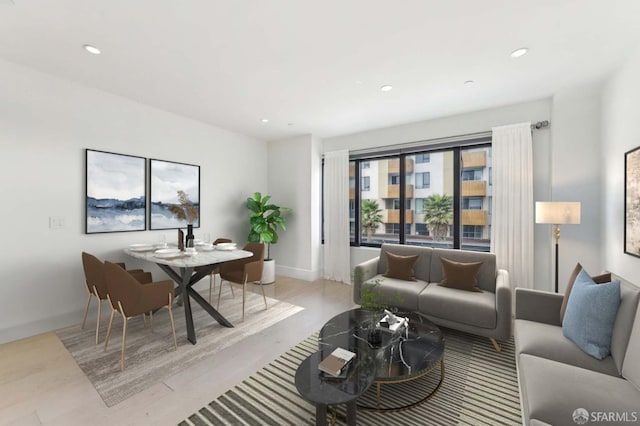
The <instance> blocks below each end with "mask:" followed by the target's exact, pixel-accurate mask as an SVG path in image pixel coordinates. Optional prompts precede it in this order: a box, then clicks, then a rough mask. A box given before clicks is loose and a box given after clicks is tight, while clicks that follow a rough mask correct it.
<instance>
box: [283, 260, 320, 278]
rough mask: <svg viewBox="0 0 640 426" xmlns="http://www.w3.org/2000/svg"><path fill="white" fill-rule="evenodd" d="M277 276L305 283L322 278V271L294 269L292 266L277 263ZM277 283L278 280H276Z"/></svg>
mask: <svg viewBox="0 0 640 426" xmlns="http://www.w3.org/2000/svg"><path fill="white" fill-rule="evenodd" d="M276 275H283V276H285V277H290V278H296V279H298V280H304V281H315V280H317V279H319V278H320V276H321V275H320V271H312V270H309V269H300V268H292V267H290V266H282V265H278V263H277V262H276ZM276 281H277V279H276Z"/></svg>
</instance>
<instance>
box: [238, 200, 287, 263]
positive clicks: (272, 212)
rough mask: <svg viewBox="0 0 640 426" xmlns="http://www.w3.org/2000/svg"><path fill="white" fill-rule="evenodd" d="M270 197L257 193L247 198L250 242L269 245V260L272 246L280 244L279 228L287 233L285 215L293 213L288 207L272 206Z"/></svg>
mask: <svg viewBox="0 0 640 426" xmlns="http://www.w3.org/2000/svg"><path fill="white" fill-rule="evenodd" d="M269 200H271V196H270V195H265V196H264V197H263V196H262V194H261V193H259V192H256V193H254V194H253V197H249V198H247V208H248V209H249V225H250V229H249V236H248V238H247V239H248V240H249V241H250V242H253V243H258V242H260V243H265V244H267V259H266V260H270V259H271V256H270V248H271V244H276V243H277V242H278V228H280V229H282V230H283V231H286V229H287V228H286V220H285V218H284V216H283V214H286V213H288V212H290V211H291V209H290V208H288V207H280V206H278V205H276V204H272V203H271V204H270V203H269Z"/></svg>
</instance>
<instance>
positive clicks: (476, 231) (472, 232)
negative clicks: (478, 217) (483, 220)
mask: <svg viewBox="0 0 640 426" xmlns="http://www.w3.org/2000/svg"><path fill="white" fill-rule="evenodd" d="M462 238H467V239H471V240H479V239H481V238H482V226H478V225H463V226H462Z"/></svg>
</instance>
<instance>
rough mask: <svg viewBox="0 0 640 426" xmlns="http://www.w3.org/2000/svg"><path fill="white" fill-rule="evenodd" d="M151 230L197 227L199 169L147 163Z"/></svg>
mask: <svg viewBox="0 0 640 426" xmlns="http://www.w3.org/2000/svg"><path fill="white" fill-rule="evenodd" d="M150 173H151V183H150V187H151V188H150V189H151V191H150V192H151V206H150V215H149V227H150V228H151V229H175V228H186V227H187V224H189V223H192V224H193V226H194V227H195V228H198V227H200V166H195V165H193V164H183V163H175V162H172V161H163V160H154V159H151V160H150Z"/></svg>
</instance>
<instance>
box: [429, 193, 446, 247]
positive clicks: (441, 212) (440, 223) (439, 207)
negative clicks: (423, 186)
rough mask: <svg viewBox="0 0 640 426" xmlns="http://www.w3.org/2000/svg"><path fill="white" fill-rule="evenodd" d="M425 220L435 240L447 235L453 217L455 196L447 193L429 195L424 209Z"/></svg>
mask: <svg viewBox="0 0 640 426" xmlns="http://www.w3.org/2000/svg"><path fill="white" fill-rule="evenodd" d="M422 212H423V213H424V221H425V223H426V224H427V225H428V226H429V231H430V232H431V235H433V238H434V239H435V240H441V239H443V238H445V237H446V236H447V233H448V232H449V225H450V224H451V221H452V219H453V197H452V196H451V195H447V194H443V195H440V194H434V195H431V196H429V197H427V198H426V199H425V201H424V207H423V209H422Z"/></svg>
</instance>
